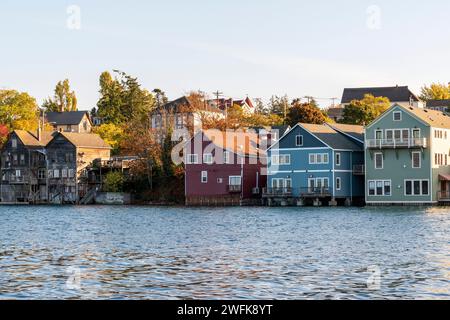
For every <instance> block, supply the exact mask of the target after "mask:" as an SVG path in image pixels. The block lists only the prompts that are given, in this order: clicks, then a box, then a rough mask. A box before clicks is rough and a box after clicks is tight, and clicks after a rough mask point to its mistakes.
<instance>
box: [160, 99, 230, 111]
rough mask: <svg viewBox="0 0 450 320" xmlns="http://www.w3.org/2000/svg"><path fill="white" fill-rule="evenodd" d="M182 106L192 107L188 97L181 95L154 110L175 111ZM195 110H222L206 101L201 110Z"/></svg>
mask: <svg viewBox="0 0 450 320" xmlns="http://www.w3.org/2000/svg"><path fill="white" fill-rule="evenodd" d="M182 107H187V108H191V107H193V103H192V102H191V101H190V99H189V97H187V96H182V97H181V98H178V99H176V100H173V101H170V102H168V103H166V104H165V105H163V106H161V107H159V108H157V109H156V110H155V111H161V110H164V111H166V112H169V113H177V112H180V109H181V108H182ZM197 111H209V112H217V113H222V111H221V110H220V109H218V108H216V107H215V106H213V105H210V104H209V103H207V102H206V103H205V104H204V108H202V109H201V110H197Z"/></svg>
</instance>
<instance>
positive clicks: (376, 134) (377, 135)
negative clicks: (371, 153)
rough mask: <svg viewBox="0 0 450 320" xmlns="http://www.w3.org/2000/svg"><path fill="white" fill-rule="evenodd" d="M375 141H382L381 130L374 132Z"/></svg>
mask: <svg viewBox="0 0 450 320" xmlns="http://www.w3.org/2000/svg"><path fill="white" fill-rule="evenodd" d="M375 139H376V140H382V139H383V130H376V131H375Z"/></svg>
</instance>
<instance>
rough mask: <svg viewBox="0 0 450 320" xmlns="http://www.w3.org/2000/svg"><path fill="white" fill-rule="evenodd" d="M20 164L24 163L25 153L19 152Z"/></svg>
mask: <svg viewBox="0 0 450 320" xmlns="http://www.w3.org/2000/svg"><path fill="white" fill-rule="evenodd" d="M20 165H21V166H24V165H25V155H24V154H21V155H20Z"/></svg>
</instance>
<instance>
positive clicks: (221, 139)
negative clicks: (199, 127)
mask: <svg viewBox="0 0 450 320" xmlns="http://www.w3.org/2000/svg"><path fill="white" fill-rule="evenodd" d="M202 132H203V135H204V136H205V137H206V138H207V139H208V140H210V141H211V142H212V143H213V144H214V145H216V146H217V147H218V148H220V149H223V150H227V151H230V152H233V153H235V154H238V155H248V156H257V155H260V154H262V153H264V151H262V150H260V149H259V148H258V142H259V140H258V135H257V134H256V133H254V132H243V131H226V132H224V131H219V130H214V129H213V130H204V131H202Z"/></svg>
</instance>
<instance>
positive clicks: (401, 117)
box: [392, 111, 403, 122]
mask: <svg viewBox="0 0 450 320" xmlns="http://www.w3.org/2000/svg"><path fill="white" fill-rule="evenodd" d="M396 114H400V120H395V115H396ZM402 120H403V112H401V111H394V112H392V121H395V122H401V121H402Z"/></svg>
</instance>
